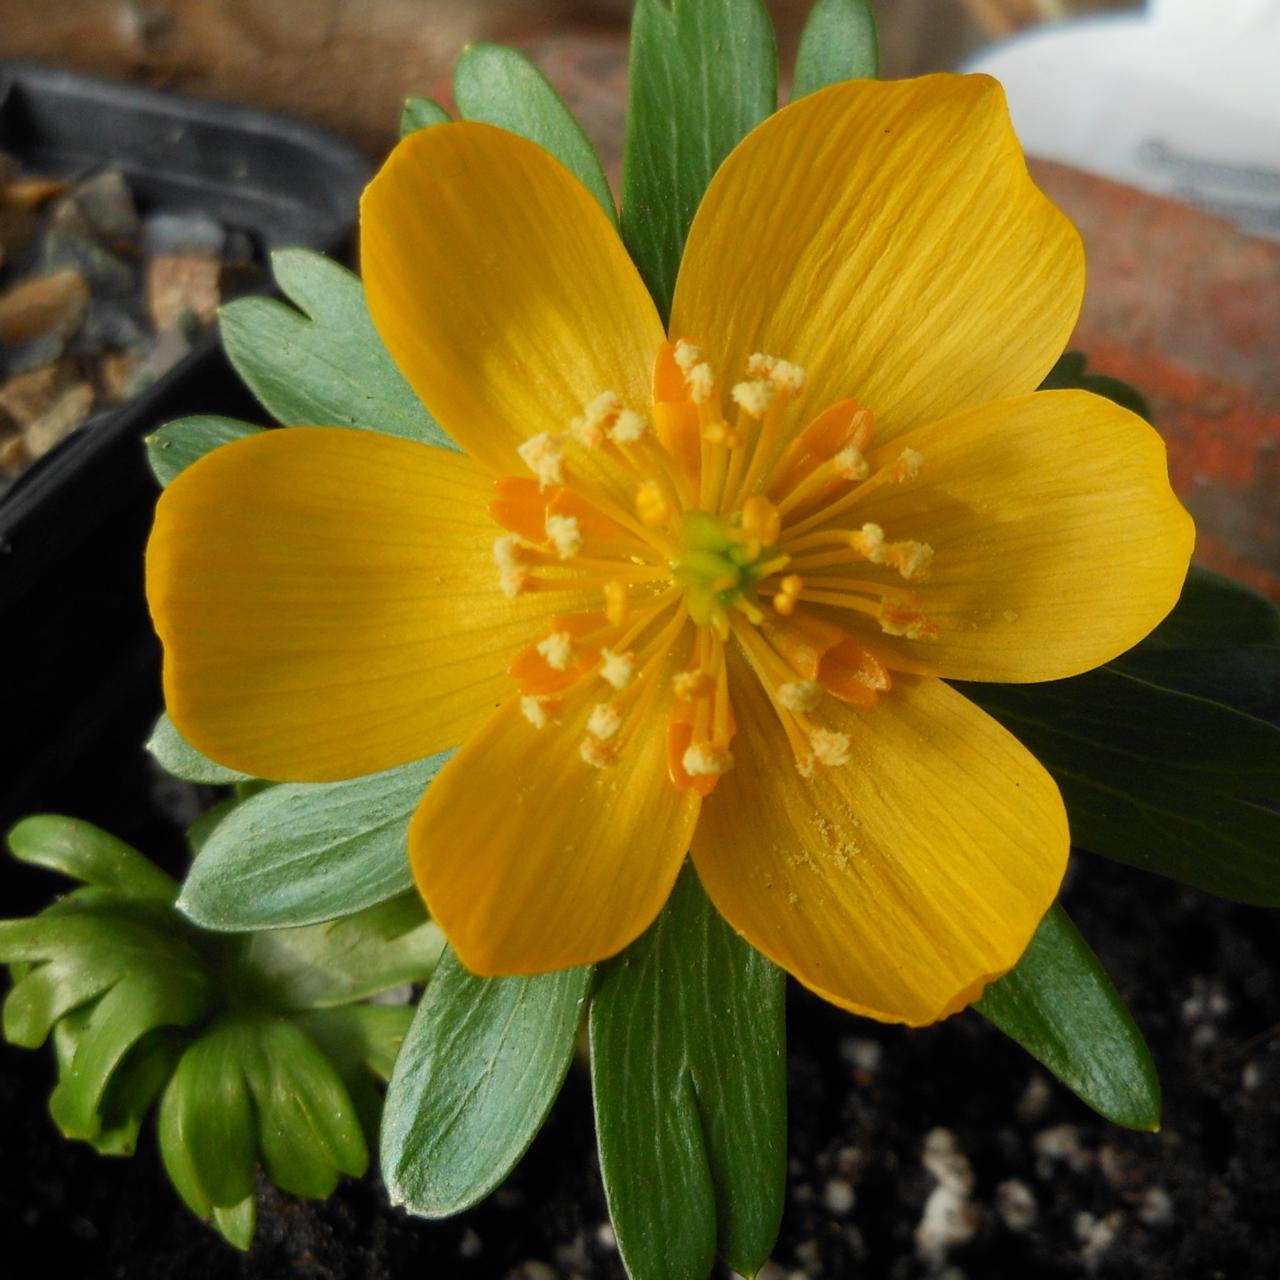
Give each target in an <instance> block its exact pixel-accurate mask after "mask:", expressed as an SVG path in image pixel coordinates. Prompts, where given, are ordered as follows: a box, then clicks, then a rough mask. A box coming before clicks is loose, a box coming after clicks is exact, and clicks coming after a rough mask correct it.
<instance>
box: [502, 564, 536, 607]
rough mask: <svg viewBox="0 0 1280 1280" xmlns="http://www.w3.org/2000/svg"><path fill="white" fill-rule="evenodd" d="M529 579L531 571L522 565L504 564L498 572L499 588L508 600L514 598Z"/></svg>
mask: <svg viewBox="0 0 1280 1280" xmlns="http://www.w3.org/2000/svg"><path fill="white" fill-rule="evenodd" d="M528 581H529V571H528V569H526V568H524V567H523V566H522V565H518V564H513V565H504V566H503V568H502V570H501V571H500V572H499V574H498V590H499V591H501V592H502V594H503V595H504V596H506V598H507V599H508V600H514V599H515V598H516V597H517V596H518V595H519V594H520V593H521V592H522V591H523V590H524V588H525V584H526V583H527V582H528Z"/></svg>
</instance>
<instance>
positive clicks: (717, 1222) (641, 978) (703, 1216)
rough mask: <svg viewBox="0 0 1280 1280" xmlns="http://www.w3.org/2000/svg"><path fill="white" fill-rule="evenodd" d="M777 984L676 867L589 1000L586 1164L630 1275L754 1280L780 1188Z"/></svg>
mask: <svg viewBox="0 0 1280 1280" xmlns="http://www.w3.org/2000/svg"><path fill="white" fill-rule="evenodd" d="M783 996H784V978H783V973H782V971H781V970H780V969H777V968H775V967H774V966H773V965H772V964H770V962H769V961H768V960H766V959H765V958H764V957H763V956H762V955H760V953H759V952H757V951H755V950H754V949H753V948H751V947H750V946H748V945H747V943H746V942H744V941H743V940H742V939H741V938H739V937H738V936H737V935H736V934H735V933H734V932H733V930H732V929H730V928H729V926H728V925H727V924H726V923H725V922H724V920H722V919H721V917H720V916H719V914H718V913H717V912H716V910H715V908H714V907H713V906H712V905H711V903H710V902H709V901H708V900H707V897H706V894H705V893H704V892H703V890H702V886H701V885H700V884H699V883H698V880H697V877H696V875H695V874H694V872H693V870H692V868H691V867H688V866H686V867H685V869H684V871H683V872H682V873H681V876H680V879H679V881H678V882H677V884H676V887H675V889H674V891H673V892H672V895H671V899H670V901H669V902H668V903H667V906H666V907H665V909H664V910H663V912H662V914H661V915H660V916H659V917H658V919H657V921H656V922H655V923H654V925H653V926H652V927H651V928H650V929H649V931H648V932H647V933H645V934H644V935H643V936H642V937H641V938H640V939H639V940H638V941H636V942H634V943H632V945H631V946H630V947H628V948H627V950H626V951H624V952H623V953H622V955H621V956H620V957H618V958H617V959H616V960H613V961H611V962H610V963H609V964H607V965H605V966H603V967H602V969H601V971H600V976H599V979H598V982H597V985H596V992H595V996H594V998H593V1000H592V1003H591V1018H590V1028H591V1069H592V1081H593V1084H594V1089H595V1112H596V1134H597V1138H598V1141H599V1147H600V1171H601V1173H602V1175H603V1177H604V1186H605V1195H606V1197H607V1199H608V1203H609V1214H610V1216H611V1218H612V1219H613V1226H614V1230H615V1232H616V1234H617V1238H618V1248H619V1250H620V1252H621V1254H622V1259H623V1261H624V1262H625V1263H626V1265H627V1269H628V1271H629V1272H630V1274H631V1275H632V1276H635V1277H637V1280H668V1278H669V1280H685V1278H686V1277H690V1278H691V1277H696V1276H703V1275H706V1274H707V1273H708V1271H709V1270H710V1268H711V1265H712V1262H713V1260H714V1257H715V1253H716V1251H717V1246H718V1249H719V1252H720V1254H721V1256H723V1258H724V1259H725V1261H726V1262H727V1263H728V1264H729V1266H730V1267H732V1268H733V1269H734V1270H735V1271H738V1272H741V1273H742V1274H744V1275H754V1274H755V1272H756V1271H757V1270H759V1268H760V1267H761V1266H762V1265H763V1264H764V1262H765V1260H766V1259H767V1258H768V1256H769V1252H770V1250H771V1249H772V1247H773V1243H774V1240H775V1239H776V1237H777V1233H778V1224H779V1221H780V1219H781V1215H782V1202H783V1193H784V1184H785V1180H786V1062H785V1057H786V1048H785V1031H784V1010H783Z"/></svg>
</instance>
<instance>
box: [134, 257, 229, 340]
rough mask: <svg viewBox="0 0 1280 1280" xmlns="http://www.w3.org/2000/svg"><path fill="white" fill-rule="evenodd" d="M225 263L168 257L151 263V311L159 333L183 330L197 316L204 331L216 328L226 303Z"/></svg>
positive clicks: (148, 267) (149, 302) (149, 309)
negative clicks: (188, 318) (188, 319)
mask: <svg viewBox="0 0 1280 1280" xmlns="http://www.w3.org/2000/svg"><path fill="white" fill-rule="evenodd" d="M221 276H222V262H221V260H220V259H218V258H216V257H213V256H210V255H196V254H164V255H163V256H161V257H158V258H152V259H151V260H150V261H149V262H148V263H147V310H148V311H149V312H150V315H151V323H152V324H153V325H154V326H155V329H156V331H157V332H158V333H163V332H164V331H165V330H166V329H173V328H177V327H181V326H182V325H183V324H184V321H185V317H186V316H188V315H191V316H194V317H195V319H196V321H197V323H198V324H199V325H200V327H202V328H203V327H207V326H208V325H211V324H213V322H214V321H215V320H216V319H217V318H218V306H219V304H220V303H221V301H222V292H221V287H220V284H219V281H220V279H221Z"/></svg>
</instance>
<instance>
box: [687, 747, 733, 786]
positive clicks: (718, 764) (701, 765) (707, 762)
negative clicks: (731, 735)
mask: <svg viewBox="0 0 1280 1280" xmlns="http://www.w3.org/2000/svg"><path fill="white" fill-rule="evenodd" d="M680 763H681V764H682V765H684V771H685V773H687V774H688V775H689V777H691V778H699V777H707V776H709V775H713V774H714V775H718V774H722V773H728V772H729V770H730V769H732V768H733V753H732V752H731V751H729V750H728V749H727V748H725V747H719V746H717V745H716V744H715V743H714V742H695V743H694V744H693V746H691V747H690V748H689V749H688V750H687V751H686V752H685V753H684V758H683V759H682V760H681V761H680Z"/></svg>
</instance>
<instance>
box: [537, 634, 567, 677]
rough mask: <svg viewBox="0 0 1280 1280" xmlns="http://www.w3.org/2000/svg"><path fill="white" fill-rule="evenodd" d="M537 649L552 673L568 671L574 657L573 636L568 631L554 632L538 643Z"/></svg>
mask: <svg viewBox="0 0 1280 1280" xmlns="http://www.w3.org/2000/svg"><path fill="white" fill-rule="evenodd" d="M537 649H538V652H539V653H540V654H542V656H543V657H544V658H545V659H546V660H547V666H549V667H550V668H551V670H552V671H566V670H568V667H569V662H570V660H571V659H572V657H573V636H572V635H570V634H569V632H567V631H553V632H552V633H551V634H550V635H549V636H547V638H546V639H545V640H539V641H538V645H537Z"/></svg>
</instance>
